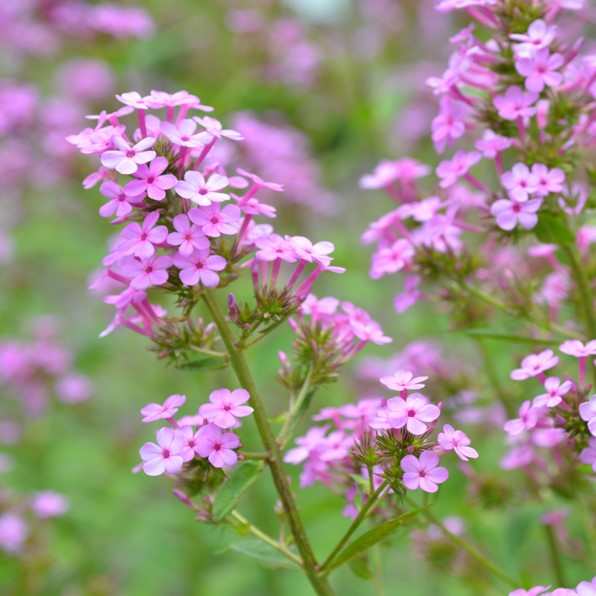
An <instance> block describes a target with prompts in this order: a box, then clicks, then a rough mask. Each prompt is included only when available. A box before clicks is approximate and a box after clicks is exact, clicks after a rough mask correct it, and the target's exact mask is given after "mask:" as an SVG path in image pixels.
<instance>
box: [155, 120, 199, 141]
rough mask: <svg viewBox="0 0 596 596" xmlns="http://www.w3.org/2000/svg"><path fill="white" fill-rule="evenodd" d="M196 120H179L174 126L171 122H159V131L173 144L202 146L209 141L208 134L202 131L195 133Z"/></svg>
mask: <svg viewBox="0 0 596 596" xmlns="http://www.w3.org/2000/svg"><path fill="white" fill-rule="evenodd" d="M196 129H197V124H196V122H193V121H192V120H181V121H180V122H178V124H177V125H176V126H175V125H174V124H172V123H171V122H162V123H161V132H163V134H164V135H166V137H168V139H169V140H170V141H171V142H172V143H174V144H175V145H179V146H180V147H203V146H204V145H206V144H207V143H208V142H209V140H210V139H209V136H208V135H206V134H205V133H203V132H199V133H197V134H195V131H196Z"/></svg>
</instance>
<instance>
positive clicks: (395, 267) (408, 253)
mask: <svg viewBox="0 0 596 596" xmlns="http://www.w3.org/2000/svg"><path fill="white" fill-rule="evenodd" d="M415 254H416V251H415V250H414V247H413V246H412V243H411V242H410V241H409V240H406V239H405V238H400V239H399V240H396V241H395V242H394V243H393V244H392V245H391V246H388V247H386V248H381V249H380V250H378V251H377V252H376V253H375V254H374V255H373V257H372V261H371V268H370V276H371V277H372V279H379V278H380V277H382V276H383V275H386V274H387V273H397V272H398V271H401V270H402V269H404V268H408V267H409V266H410V265H411V263H412V259H413V257H414V255H415Z"/></svg>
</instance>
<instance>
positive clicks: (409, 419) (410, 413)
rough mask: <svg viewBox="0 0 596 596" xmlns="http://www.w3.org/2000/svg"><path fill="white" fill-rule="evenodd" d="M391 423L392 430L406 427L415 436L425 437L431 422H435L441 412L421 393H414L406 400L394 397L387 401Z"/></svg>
mask: <svg viewBox="0 0 596 596" xmlns="http://www.w3.org/2000/svg"><path fill="white" fill-rule="evenodd" d="M387 409H388V410H389V422H390V424H391V427H392V428H402V427H404V426H405V427H406V429H407V431H408V432H410V433H412V434H413V435H423V434H424V433H425V432H426V431H427V430H428V424H427V423H429V422H433V421H435V420H436V419H437V418H438V417H439V416H440V415H441V410H440V409H439V408H438V407H437V406H435V405H433V404H429V403H428V400H427V398H426V397H425V396H424V395H422V394H421V393H412V394H411V395H409V396H408V397H407V398H406V399H403V398H402V397H392V398H391V399H389V400H387Z"/></svg>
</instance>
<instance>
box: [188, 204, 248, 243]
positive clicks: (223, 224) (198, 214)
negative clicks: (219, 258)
mask: <svg viewBox="0 0 596 596" xmlns="http://www.w3.org/2000/svg"><path fill="white" fill-rule="evenodd" d="M241 215H242V212H241V211H240V208H239V207H238V206H237V205H232V204H230V205H225V206H224V207H222V206H221V205H220V204H219V203H211V205H208V206H206V207H193V208H192V209H191V210H190V211H189V212H188V217H189V218H190V220H191V221H192V222H193V223H195V224H197V226H199V227H200V228H201V230H202V231H203V234H205V236H210V237H211V238H217V237H219V236H220V235H221V234H236V233H237V232H238V223H237V222H238V221H239V220H240V217H241Z"/></svg>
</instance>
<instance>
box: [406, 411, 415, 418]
mask: <svg viewBox="0 0 596 596" xmlns="http://www.w3.org/2000/svg"><path fill="white" fill-rule="evenodd" d="M407 414H408V418H414V416H416V410H408V412H407Z"/></svg>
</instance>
